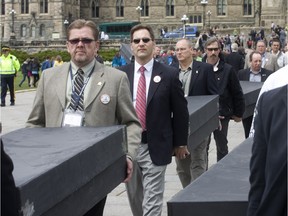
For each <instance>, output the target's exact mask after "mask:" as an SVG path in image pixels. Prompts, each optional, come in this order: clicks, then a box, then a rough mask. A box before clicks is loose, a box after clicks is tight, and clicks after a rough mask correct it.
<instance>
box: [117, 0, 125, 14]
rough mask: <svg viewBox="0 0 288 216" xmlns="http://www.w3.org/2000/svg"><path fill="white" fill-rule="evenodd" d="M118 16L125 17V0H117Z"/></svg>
mask: <svg viewBox="0 0 288 216" xmlns="http://www.w3.org/2000/svg"><path fill="white" fill-rule="evenodd" d="M116 17H124V5H123V0H116Z"/></svg>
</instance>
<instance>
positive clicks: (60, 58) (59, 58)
mask: <svg viewBox="0 0 288 216" xmlns="http://www.w3.org/2000/svg"><path fill="white" fill-rule="evenodd" d="M62 64H63V61H62V57H61V56H60V55H57V56H56V58H55V60H54V64H53V67H57V66H60V65H62Z"/></svg>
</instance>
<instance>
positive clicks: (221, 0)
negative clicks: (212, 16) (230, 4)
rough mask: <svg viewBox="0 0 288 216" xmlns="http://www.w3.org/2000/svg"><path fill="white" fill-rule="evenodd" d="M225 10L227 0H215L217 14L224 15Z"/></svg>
mask: <svg viewBox="0 0 288 216" xmlns="http://www.w3.org/2000/svg"><path fill="white" fill-rule="evenodd" d="M226 10H227V0H218V1H217V15H218V16H226Z"/></svg>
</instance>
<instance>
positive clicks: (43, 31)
mask: <svg viewBox="0 0 288 216" xmlns="http://www.w3.org/2000/svg"><path fill="white" fill-rule="evenodd" d="M45 34H46V33H45V25H44V24H41V25H40V29H39V35H40V37H44V36H45Z"/></svg>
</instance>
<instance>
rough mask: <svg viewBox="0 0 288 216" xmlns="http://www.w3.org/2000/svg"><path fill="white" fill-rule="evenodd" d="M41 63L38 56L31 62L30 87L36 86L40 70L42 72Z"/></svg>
mask: <svg viewBox="0 0 288 216" xmlns="http://www.w3.org/2000/svg"><path fill="white" fill-rule="evenodd" d="M40 68H41V64H40V62H39V59H38V58H37V57H35V58H33V59H32V62H31V77H30V87H31V88H32V87H36V83H37V82H38V80H39V72H40Z"/></svg>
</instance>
